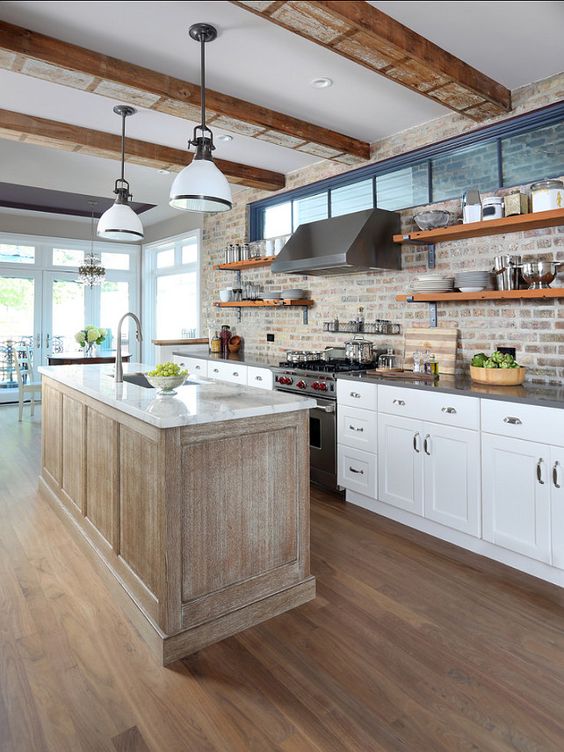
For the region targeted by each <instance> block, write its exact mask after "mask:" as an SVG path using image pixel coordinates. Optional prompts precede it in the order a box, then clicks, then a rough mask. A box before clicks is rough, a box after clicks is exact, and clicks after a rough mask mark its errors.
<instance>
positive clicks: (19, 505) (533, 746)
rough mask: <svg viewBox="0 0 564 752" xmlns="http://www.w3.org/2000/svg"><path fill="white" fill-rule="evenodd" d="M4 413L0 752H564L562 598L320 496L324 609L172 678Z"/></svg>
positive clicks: (35, 438) (284, 620)
mask: <svg viewBox="0 0 564 752" xmlns="http://www.w3.org/2000/svg"><path fill="white" fill-rule="evenodd" d="M39 434H40V423H39V418H38V417H37V416H36V418H35V419H31V418H30V417H29V413H28V411H27V410H26V414H25V417H24V421H23V423H21V424H18V422H17V415H16V409H15V408H14V407H12V406H2V407H0V436H1V437H2V438H1V443H0V752H36V751H40V750H41V751H42V752H44V751H48V752H67V751H68V752H270V751H271V750H272V751H277V752H310V751H311V752H400V751H401V752H509V750H515V751H518V752H562V751H563V750H564V593H563V592H562V591H561V590H559V589H558V588H556V587H553V586H549V585H546V584H544V583H541V582H539V581H537V580H535V579H533V578H531V577H528V576H526V575H522V574H519V573H516V572H514V571H512V570H510V569H508V568H506V567H504V566H502V565H500V564H496V563H493V562H488V561H486V560H483V559H480V557H477V556H475V555H473V554H470V553H468V552H464V551H460V550H459V549H456V548H455V547H453V546H450V545H448V544H446V543H442V542H438V541H436V540H434V539H432V538H430V537H428V536H425V535H423V534H421V533H416V532H413V531H410V530H407V529H406V528H403V527H402V526H401V525H398V524H396V523H394V522H391V521H388V520H385V519H383V518H380V517H378V516H376V515H372V514H370V513H368V512H365V511H364V510H361V509H357V508H355V507H352V506H348V505H346V504H343V503H342V502H341V501H340V500H338V499H337V498H336V497H334V496H332V495H329V494H324V493H321V492H319V491H316V490H315V489H314V490H313V492H312V495H313V499H312V569H313V573H314V574H315V575H316V576H317V583H318V597H317V598H316V600H315V601H313V602H312V603H310V604H307V605H305V606H303V607H301V608H299V609H296V610H294V611H292V612H290V613H288V614H284V615H282V616H280V617H278V618H276V619H272V620H270V621H268V622H266V623H265V624H263V625H260V626H259V627H256V628H253V629H250V630H248V631H246V632H244V633H243V634H241V635H239V636H237V637H234V638H231V639H228V640H225V641H224V642H222V643H219V644H217V645H214V646H212V647H210V648H207V649H206V650H202V651H201V652H200V653H198V654H196V655H194V656H192V657H190V658H189V659H186V660H184V661H181V662H178V663H176V664H173V666H172V667H171V668H168V669H164V668H161V667H160V666H158V665H156V664H155V662H154V661H153V660H152V659H151V657H150V655H149V651H148V649H147V648H146V647H145V645H144V643H143V641H142V640H141V638H140V637H139V636H138V634H137V633H136V632H135V630H134V628H133V627H132V626H131V625H130V623H129V622H128V621H127V619H126V618H125V617H124V616H123V614H122V613H121V612H120V611H119V609H118V608H117V607H116V606H114V604H113V602H112V600H111V598H110V597H109V594H108V592H107V591H106V589H105V587H104V585H103V583H102V581H101V580H100V578H99V576H98V575H97V573H96V570H95V569H94V568H93V567H92V566H91V565H90V564H89V563H88V562H87V561H85V560H84V558H83V557H82V556H81V554H80V552H79V550H78V548H77V547H76V545H75V544H74V542H73V541H72V538H71V537H70V535H69V533H68V531H67V529H66V528H65V527H64V526H63V524H62V523H61V522H60V521H59V519H58V518H57V517H56V516H55V514H54V513H53V512H52V511H51V510H50V509H49V507H48V505H47V504H46V503H45V502H44V501H43V500H42V499H40V498H39V497H38V495H37V493H36V484H37V475H38V465H39Z"/></svg>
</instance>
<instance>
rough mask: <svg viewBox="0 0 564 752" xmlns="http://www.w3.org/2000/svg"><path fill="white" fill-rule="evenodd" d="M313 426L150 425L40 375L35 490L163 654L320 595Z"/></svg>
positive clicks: (281, 420) (265, 420)
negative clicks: (312, 490) (314, 572)
mask: <svg viewBox="0 0 564 752" xmlns="http://www.w3.org/2000/svg"><path fill="white" fill-rule="evenodd" d="M308 429H309V422H308V412H307V411H304V410H300V411H295V412H285V413H276V414H272V415H268V416H260V417H254V418H246V419H245V420H230V421H224V422H210V423H206V424H200V425H192V426H182V427H179V428H165V429H162V428H155V427H154V426H152V425H150V424H148V423H145V422H144V421H142V420H139V419H137V418H133V417H131V416H130V415H127V414H126V413H123V412H121V411H119V410H117V409H115V408H113V407H110V406H108V405H105V404H103V403H102V402H99V401H97V400H95V399H92V398H91V397H89V396H87V395H85V394H83V393H82V392H80V391H77V390H75V389H72V388H70V387H68V386H66V385H64V384H61V383H59V382H57V381H54V380H53V379H50V378H46V377H45V376H44V377H43V436H42V462H41V476H40V480H39V488H40V491H41V493H42V495H43V496H44V497H45V498H46V499H47V500H48V501H49V502H50V503H51V504H52V506H53V507H54V508H55V510H56V511H57V512H58V513H59V515H60V516H61V517H62V518H63V519H64V520H66V521H67V522H68V524H69V525H70V526H71V527H72V529H73V530H74V531H75V532H76V534H77V535H76V540H77V542H78V543H79V544H80V545H81V546H82V548H83V550H84V551H85V553H87V555H89V556H90V557H91V558H92V559H93V560H94V561H95V562H96V563H97V565H98V567H99V570H100V571H101V572H102V574H103V575H105V578H106V580H107V582H108V583H109V584H110V586H111V589H112V592H113V593H114V594H115V596H116V598H118V599H119V601H120V604H121V606H122V607H123V609H124V610H125V612H126V613H127V615H128V617H129V618H130V619H131V621H132V622H133V623H134V625H135V626H136V627H137V628H138V630H139V631H140V633H141V634H142V636H143V637H144V639H145V640H146V641H147V643H148V644H149V645H150V647H151V649H152V650H153V652H154V654H155V656H156V657H157V658H158V660H159V661H161V662H162V664H163V665H166V664H168V663H171V662H172V661H175V660H177V659H179V658H181V657H183V656H185V655H188V654H190V653H193V652H195V651H197V650H200V649H201V648H203V647H205V646H206V645H209V644H211V643H213V642H217V641H219V640H222V639H224V638H225V637H228V636H230V635H233V634H235V633H237V632H240V631H241V630H244V629H247V628H248V627H251V626H253V625H255V624H258V623H259V622H261V621H265V620H266V619H270V618H271V617H273V616H276V615H278V614H280V613H283V612H284V611H287V610H289V609H291V608H294V607H296V606H299V605H301V604H303V603H305V602H307V601H309V600H311V599H312V598H314V597H315V579H314V578H313V577H312V576H311V575H310V569H309V459H308V458H309V441H308Z"/></svg>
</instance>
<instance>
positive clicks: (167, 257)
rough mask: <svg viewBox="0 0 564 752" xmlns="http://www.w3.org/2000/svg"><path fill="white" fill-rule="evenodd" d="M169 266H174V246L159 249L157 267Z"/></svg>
mask: <svg viewBox="0 0 564 752" xmlns="http://www.w3.org/2000/svg"><path fill="white" fill-rule="evenodd" d="M167 266H174V248H167V249H166V250H164V251H157V269H164V268H165V267H167Z"/></svg>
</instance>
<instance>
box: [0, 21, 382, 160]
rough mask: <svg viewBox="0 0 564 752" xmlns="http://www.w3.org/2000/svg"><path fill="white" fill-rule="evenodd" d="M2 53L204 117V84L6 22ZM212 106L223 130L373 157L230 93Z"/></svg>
mask: <svg viewBox="0 0 564 752" xmlns="http://www.w3.org/2000/svg"><path fill="white" fill-rule="evenodd" d="M0 50H4V51H6V52H9V53H14V54H12V55H4V56H0V66H1V67H4V68H7V69H8V70H13V71H15V72H17V73H21V74H23V75H29V76H33V77H35V78H42V79H45V80H48V81H52V82H53V83H57V84H60V85H61V86H71V87H72V88H74V89H80V90H82V91H88V92H92V93H94V94H99V95H101V96H106V97H110V98H111V99H114V100H116V99H117V100H118V101H123V102H128V103H130V104H132V105H134V106H140V107H144V108H146V109H152V110H157V111H159V112H164V113H166V114H168V115H174V116H176V117H182V118H186V119H187V120H192V121H197V120H198V118H199V112H200V86H199V84H194V83H190V82H188V81H182V80H180V79H178V78H174V77H173V76H168V75H166V74H164V73H159V72H157V71H153V70H150V69H148V68H143V67H142V66H140V65H134V64H133V63H128V62H126V61H125V60H119V59H118V58H114V57H110V56H109V55H103V54H101V53H99V52H95V51H94V50H88V49H86V48H84V47H79V46H78V45H75V44H70V43H68V42H63V41H62V40H60V39H55V38H54V37H49V36H46V35H45V34H39V33H37V32H35V31H31V30H30V29H25V28H22V27H21V26H15V25H13V24H9V23H6V22H5V21H0ZM206 105H207V108H208V112H207V118H206V120H207V124H208V125H215V126H216V127H218V128H221V129H222V130H226V131H231V132H233V133H238V134H243V135H245V136H249V137H251V138H258V139H262V140H267V141H269V142H271V143H275V144H278V145H280V146H285V147H287V148H294V149H299V150H300V151H303V152H306V153H308V154H313V155H314V156H317V157H319V156H324V157H326V158H340V157H342V158H343V160H345V161H347V162H349V160H350V159H351V158H357V159H358V160H359V161H362V160H365V159H369V158H370V144H368V143H367V142H365V141H361V140H359V139H356V138H353V137H351V136H347V135H345V134H343V133H337V132H336V131H333V130H330V129H329V128H324V127H322V126H319V125H314V124H312V123H308V122H306V121H304V120H300V119H299V118H295V117H292V116H290V115H285V114H283V113H281V112H276V111H274V110H270V109H268V108H267V107H262V106H260V105H257V104H253V103H252V102H246V101H245V100H243V99H239V98H237V97H233V96H230V95H228V94H222V93H220V92H217V91H213V90H212V89H208V88H206ZM289 137H290V138H289ZM320 149H321V151H322V153H321V154H320ZM216 161H217V163H218V166H219V160H216ZM222 172H224V170H223V169H222Z"/></svg>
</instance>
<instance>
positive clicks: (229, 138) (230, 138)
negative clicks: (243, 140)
mask: <svg viewBox="0 0 564 752" xmlns="http://www.w3.org/2000/svg"><path fill="white" fill-rule="evenodd" d="M217 140H218V141H226V142H227V141H233V136H230V135H229V134H228V133H224V134H223V136H218V137H217Z"/></svg>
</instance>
